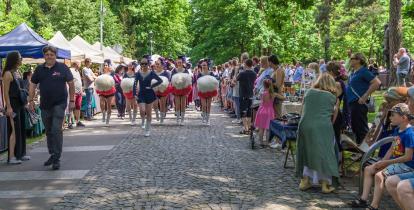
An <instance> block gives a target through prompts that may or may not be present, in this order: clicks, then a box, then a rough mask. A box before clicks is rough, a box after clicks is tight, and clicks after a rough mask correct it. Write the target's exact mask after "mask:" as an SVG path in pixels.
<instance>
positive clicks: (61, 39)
mask: <svg viewBox="0 0 414 210" xmlns="http://www.w3.org/2000/svg"><path fill="white" fill-rule="evenodd" d="M49 42H50V43H52V44H54V45H55V46H57V47H60V48H63V49H67V50H70V53H71V60H83V59H85V56H86V55H85V53H84V52H83V51H82V50H80V49H79V48H77V47H76V46H74V45H73V44H71V43H70V42H69V41H68V40H67V39H66V38H65V36H63V34H62V32H60V31H58V32H56V34H55V35H54V36H53V37H52V39H50V40H49Z"/></svg>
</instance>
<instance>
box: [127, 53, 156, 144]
mask: <svg viewBox="0 0 414 210" xmlns="http://www.w3.org/2000/svg"><path fill="white" fill-rule="evenodd" d="M152 80H157V82H156V83H154V84H151V81H152ZM161 83H162V79H161V78H160V77H159V76H158V75H157V74H156V73H155V72H154V71H150V70H149V61H148V59H146V58H143V59H142V60H141V70H140V71H139V72H138V73H137V74H136V75H135V82H134V87H133V93H134V96H135V97H137V99H138V103H139V104H140V105H141V106H143V107H145V117H146V121H147V122H146V124H145V137H148V136H150V133H151V131H150V130H151V114H152V112H151V111H152V103H153V102H154V101H155V100H156V99H157V96H156V95H155V91H154V89H153V88H155V87H157V86H158V85H160V84H161ZM137 85H139V91H138V93H137Z"/></svg>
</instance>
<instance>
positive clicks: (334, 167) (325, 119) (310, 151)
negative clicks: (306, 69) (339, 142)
mask: <svg viewBox="0 0 414 210" xmlns="http://www.w3.org/2000/svg"><path fill="white" fill-rule="evenodd" d="M336 90H337V89H336V82H335V80H334V78H333V77H332V76H331V75H329V74H323V75H321V76H320V77H319V79H318V80H317V81H316V83H315V84H314V86H313V88H311V89H309V90H308V91H307V93H306V94H305V98H304V102H303V103H304V104H303V113H302V118H301V120H300V122H299V129H298V138H297V153H296V158H297V164H296V176H298V177H302V179H301V182H300V185H299V188H300V190H307V189H309V188H311V187H312V185H314V184H318V183H320V184H321V185H322V192H323V193H331V192H333V191H334V190H335V188H334V187H332V178H338V177H339V171H338V160H337V157H336V155H335V149H336V148H335V147H336V144H335V134H334V129H333V122H334V118H335V117H334V116H335V105H336Z"/></svg>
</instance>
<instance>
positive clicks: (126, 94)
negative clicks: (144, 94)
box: [124, 90, 134, 100]
mask: <svg viewBox="0 0 414 210" xmlns="http://www.w3.org/2000/svg"><path fill="white" fill-rule="evenodd" d="M124 96H125V98H127V99H129V100H131V99H133V98H134V91H132V90H131V91H129V92H128V93H124Z"/></svg>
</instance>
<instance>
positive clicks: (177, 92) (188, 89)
mask: <svg viewBox="0 0 414 210" xmlns="http://www.w3.org/2000/svg"><path fill="white" fill-rule="evenodd" d="M192 90H193V87H192V85H189V86H187V87H186V88H184V89H176V88H175V87H174V86H172V93H173V94H174V95H176V96H188V94H190V92H191V91H192Z"/></svg>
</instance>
